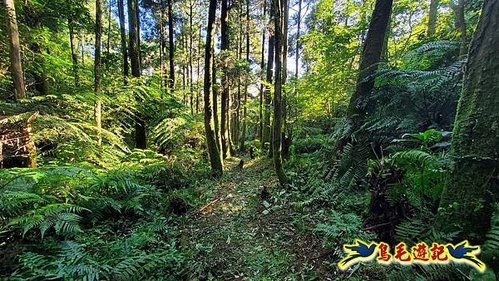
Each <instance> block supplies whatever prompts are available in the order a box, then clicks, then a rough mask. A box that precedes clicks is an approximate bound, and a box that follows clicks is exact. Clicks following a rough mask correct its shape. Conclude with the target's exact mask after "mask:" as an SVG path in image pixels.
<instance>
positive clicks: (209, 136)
mask: <svg viewBox="0 0 499 281" xmlns="http://www.w3.org/2000/svg"><path fill="white" fill-rule="evenodd" d="M170 1H171V0H170ZM216 10H217V1H216V0H210V7H209V11H208V27H207V30H206V46H205V55H204V69H205V72H204V87H203V92H204V128H205V131H206V143H207V146H208V154H209V156H210V164H211V172H212V175H214V176H217V177H219V176H221V175H222V173H223V171H222V159H221V158H220V152H219V150H218V147H217V143H216V140H215V131H214V130H213V127H212V123H213V115H212V108H211V102H210V100H211V95H210V87H211V79H210V69H211V68H210V62H211V57H212V36H213V29H214V25H215V14H216Z"/></svg>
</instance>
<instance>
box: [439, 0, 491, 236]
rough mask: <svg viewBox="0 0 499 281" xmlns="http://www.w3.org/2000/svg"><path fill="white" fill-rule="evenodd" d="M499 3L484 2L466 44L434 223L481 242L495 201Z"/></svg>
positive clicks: (487, 0) (488, 0)
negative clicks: (450, 162)
mask: <svg viewBox="0 0 499 281" xmlns="http://www.w3.org/2000/svg"><path fill="white" fill-rule="evenodd" d="M498 29H499V2H498V1H494V0H485V2H484V6H483V10H482V15H481V18H480V21H479V23H478V27H477V29H476V32H475V35H474V38H473V41H472V42H471V47H470V51H469V54H468V61H467V64H466V67H465V69H466V72H465V75H464V76H465V77H464V82H463V91H462V94H461V98H460V100H459V105H458V110H457V114H456V120H455V122H454V131H453V138H452V146H451V153H452V154H451V155H452V156H453V157H454V160H455V162H454V166H453V170H452V172H451V181H450V183H449V185H448V186H447V188H446V189H445V190H444V192H443V194H442V199H441V202H440V208H439V213H438V219H437V221H438V222H439V223H440V225H441V227H442V229H444V230H445V231H449V232H451V231H461V232H460V235H459V236H460V238H463V239H470V240H472V241H475V242H478V243H479V244H481V243H480V242H483V238H484V234H485V232H486V231H487V229H488V227H489V225H488V224H489V222H490V215H491V213H492V209H493V208H492V204H493V203H494V202H497V199H499V192H498V191H499V186H498V181H497V178H498V171H499V138H497V136H499V111H498V110H497V108H498V107H499V84H498V83H497V81H499V36H497V30H498Z"/></svg>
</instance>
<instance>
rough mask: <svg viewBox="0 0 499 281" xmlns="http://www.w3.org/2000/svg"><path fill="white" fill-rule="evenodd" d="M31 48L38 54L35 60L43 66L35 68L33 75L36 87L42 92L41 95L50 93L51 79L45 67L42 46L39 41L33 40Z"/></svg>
mask: <svg viewBox="0 0 499 281" xmlns="http://www.w3.org/2000/svg"><path fill="white" fill-rule="evenodd" d="M30 49H31V51H32V52H33V53H35V54H37V55H36V56H35V61H36V63H37V64H39V65H40V66H41V67H40V69H39V70H35V71H34V73H33V76H34V78H35V83H34V86H35V89H36V90H37V91H38V92H39V93H40V94H41V95H44V96H45V95H48V93H49V81H48V77H47V71H46V69H45V68H46V67H45V60H44V58H43V56H42V46H40V44H38V42H33V43H32V44H31V46H30Z"/></svg>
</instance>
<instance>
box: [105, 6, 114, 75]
mask: <svg viewBox="0 0 499 281" xmlns="http://www.w3.org/2000/svg"><path fill="white" fill-rule="evenodd" d="M107 4H108V5H109V9H108V14H107V20H108V22H107V45H106V47H107V50H106V54H107V55H108V56H109V54H110V53H111V21H112V18H111V12H112V7H113V6H112V5H111V0H109V1H108V3H107ZM108 67H109V66H108Z"/></svg>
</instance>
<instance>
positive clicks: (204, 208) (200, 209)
mask: <svg viewBox="0 0 499 281" xmlns="http://www.w3.org/2000/svg"><path fill="white" fill-rule="evenodd" d="M218 201H220V198H217V199H215V200H212V201H211V202H210V203H208V204H206V205H204V206H203V207H201V208H199V209H198V212H200V213H202V212H203V211H204V210H206V209H207V208H209V207H211V206H212V205H213V204H215V203H217V202H218Z"/></svg>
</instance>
